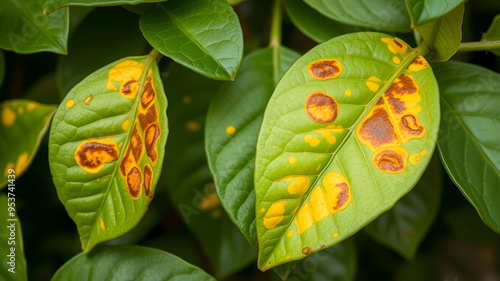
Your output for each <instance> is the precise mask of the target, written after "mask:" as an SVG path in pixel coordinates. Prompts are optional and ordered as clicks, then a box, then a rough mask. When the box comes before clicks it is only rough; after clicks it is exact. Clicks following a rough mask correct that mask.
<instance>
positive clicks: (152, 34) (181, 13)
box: [140, 0, 243, 80]
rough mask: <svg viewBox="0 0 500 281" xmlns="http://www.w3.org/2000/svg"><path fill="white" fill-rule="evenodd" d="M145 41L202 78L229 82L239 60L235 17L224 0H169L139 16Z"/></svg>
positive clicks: (239, 40)
mask: <svg viewBox="0 0 500 281" xmlns="http://www.w3.org/2000/svg"><path fill="white" fill-rule="evenodd" d="M140 28H141V30H142V33H143V34H144V37H146V40H148V42H149V43H150V44H151V46H153V47H154V48H156V49H157V50H158V51H160V52H161V53H162V54H163V55H165V56H167V57H170V58H171V59H173V60H174V61H176V62H177V63H180V64H182V65H184V66H185V67H187V68H189V69H191V70H193V71H195V72H198V73H200V74H202V75H204V76H207V77H210V78H213V79H218V80H231V79H233V78H234V76H235V75H236V73H237V72H238V69H239V68H240V64H241V60H242V57H243V34H242V31H241V26H240V24H239V21H238V16H237V15H236V13H235V12H234V11H233V8H232V7H231V5H229V3H227V2H226V0H192V1H183V0H169V1H167V2H165V3H163V4H159V5H158V6H157V8H155V9H152V10H149V11H147V12H145V13H144V14H143V15H142V16H141V20H140Z"/></svg>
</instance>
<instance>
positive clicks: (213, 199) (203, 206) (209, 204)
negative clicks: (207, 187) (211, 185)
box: [198, 191, 220, 211]
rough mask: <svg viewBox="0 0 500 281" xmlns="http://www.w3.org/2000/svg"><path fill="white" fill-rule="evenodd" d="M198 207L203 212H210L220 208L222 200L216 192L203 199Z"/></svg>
mask: <svg viewBox="0 0 500 281" xmlns="http://www.w3.org/2000/svg"><path fill="white" fill-rule="evenodd" d="M198 206H199V207H200V210H203V211H208V210H211V209H213V208H216V207H218V206H220V200H219V197H218V196H217V193H215V191H214V192H211V193H210V194H208V195H207V196H206V197H204V198H203V199H201V201H200V203H198Z"/></svg>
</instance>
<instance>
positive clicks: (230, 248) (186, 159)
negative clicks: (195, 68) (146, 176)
mask: <svg viewBox="0 0 500 281" xmlns="http://www.w3.org/2000/svg"><path fill="white" fill-rule="evenodd" d="M164 74H165V76H166V77H165V78H164V83H165V85H168V87H169V91H168V93H171V96H169V99H170V102H171V104H173V105H175V106H171V107H170V108H169V109H168V116H169V119H170V120H172V122H171V124H170V129H171V132H172V134H171V137H170V139H169V142H168V145H167V147H166V157H167V158H168V159H169V161H166V162H165V168H164V170H163V174H162V177H161V178H162V184H164V185H166V186H167V190H168V193H169V195H170V197H171V199H172V202H173V203H174V205H175V206H176V207H177V209H178V211H179V213H180V215H181V217H182V218H183V220H184V222H185V223H186V224H187V225H188V227H189V228H190V229H191V230H192V231H193V233H194V234H195V235H196V236H197V237H198V239H199V240H200V242H201V244H202V246H203V249H204V251H205V253H206V254H207V255H208V256H209V257H210V259H211V261H212V262H213V265H214V269H215V275H216V277H217V278H221V279H222V278H224V277H226V276H228V275H229V274H231V273H233V272H236V271H238V270H240V269H242V268H243V267H245V266H247V265H248V264H250V263H252V262H254V261H255V259H256V251H255V250H254V249H253V248H252V247H251V246H250V245H249V244H248V243H247V241H246V240H245V237H244V236H243V235H242V234H241V232H240V230H238V229H237V228H236V227H235V226H234V224H233V223H232V222H231V220H230V219H229V218H228V216H227V215H226V213H225V212H224V210H223V209H222V206H221V205H220V201H219V199H218V197H217V194H216V192H215V187H214V184H213V179H212V176H211V175H210V171H209V170H208V166H207V159H206V156H205V149H204V143H203V141H204V140H203V132H204V124H205V117H206V112H207V111H208V106H209V104H210V101H211V99H212V97H213V94H214V93H215V92H216V91H217V89H218V88H219V87H220V85H221V82H220V81H216V80H212V79H208V78H206V77H203V76H201V75H198V74H196V73H194V72H192V71H190V70H189V69H186V68H184V67H182V66H180V65H178V64H173V65H172V66H171V68H169V69H168V71H166V72H165V73H164ZM234 257H238V258H234Z"/></svg>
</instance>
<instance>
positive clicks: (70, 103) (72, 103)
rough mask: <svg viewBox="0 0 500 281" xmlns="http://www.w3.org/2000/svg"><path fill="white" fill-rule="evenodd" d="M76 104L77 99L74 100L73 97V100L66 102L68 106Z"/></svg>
mask: <svg viewBox="0 0 500 281" xmlns="http://www.w3.org/2000/svg"><path fill="white" fill-rule="evenodd" d="M74 105H75V101H74V100H72V99H71V100H68V101H67V102H66V107H67V108H72V107H73V106H74Z"/></svg>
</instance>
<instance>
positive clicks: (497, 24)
mask: <svg viewBox="0 0 500 281" xmlns="http://www.w3.org/2000/svg"><path fill="white" fill-rule="evenodd" d="M482 41H500V15H497V16H496V17H495V18H494V19H493V21H492V22H491V25H490V28H488V31H486V33H485V34H484V35H483V38H482ZM491 52H492V53H494V54H495V55H497V56H500V48H499V49H496V50H491Z"/></svg>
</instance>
